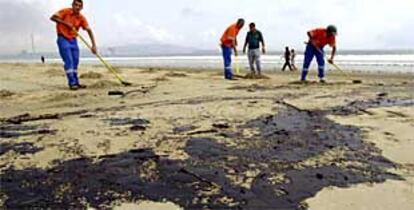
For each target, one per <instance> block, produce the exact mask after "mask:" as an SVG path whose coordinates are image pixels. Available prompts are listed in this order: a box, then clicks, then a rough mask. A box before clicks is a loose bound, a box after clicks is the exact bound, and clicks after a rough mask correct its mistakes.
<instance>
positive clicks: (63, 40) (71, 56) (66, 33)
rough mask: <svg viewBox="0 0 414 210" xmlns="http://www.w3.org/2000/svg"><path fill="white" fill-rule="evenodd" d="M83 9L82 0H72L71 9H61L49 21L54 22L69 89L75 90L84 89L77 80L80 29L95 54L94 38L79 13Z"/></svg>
mask: <svg viewBox="0 0 414 210" xmlns="http://www.w3.org/2000/svg"><path fill="white" fill-rule="evenodd" d="M82 9H83V1H82V0H73V3H72V8H67V9H62V10H60V11H58V12H57V13H56V14H54V15H53V16H52V17H51V18H50V19H51V20H52V21H54V22H56V30H57V35H58V40H57V45H58V47H59V53H60V56H61V57H62V60H63V62H64V68H65V72H66V76H67V79H68V84H69V88H70V89H71V90H77V89H79V88H86V86H84V85H81V84H80V83H79V79H78V65H79V47H78V42H77V40H76V37H77V31H79V29H80V28H83V29H84V30H86V31H87V32H88V34H89V37H90V39H91V42H92V49H91V51H92V53H93V54H96V44H95V38H94V35H93V32H92V30H91V29H90V27H89V25H88V21H87V20H86V18H85V17H84V16H83V15H82V14H81V13H80V12H81V10H82Z"/></svg>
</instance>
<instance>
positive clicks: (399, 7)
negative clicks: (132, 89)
mask: <svg viewBox="0 0 414 210" xmlns="http://www.w3.org/2000/svg"><path fill="white" fill-rule="evenodd" d="M84 2H85V6H84V10H83V11H82V12H83V14H84V15H85V16H86V18H87V19H88V21H89V23H90V25H91V27H92V29H93V30H94V32H95V34H96V37H97V42H98V47H113V46H122V45H129V44H152V43H157V44H174V45H180V46H186V47H195V48H199V49H207V50H214V49H216V48H217V46H218V43H219V39H220V36H221V34H222V33H223V31H224V30H225V29H226V27H227V26H229V25H230V24H232V23H234V22H235V21H236V20H237V18H239V17H242V18H245V19H246V21H247V23H250V22H255V23H256V25H257V28H258V29H259V30H260V31H262V33H263V35H264V37H265V40H266V42H267V46H268V49H270V50H281V49H282V48H283V47H284V46H286V45H289V46H292V47H294V48H297V49H302V48H303V47H304V46H303V42H304V41H306V40H307V37H306V32H307V31H308V30H310V29H313V28H317V27H325V26H327V25H328V24H335V25H337V27H338V30H339V35H338V38H337V42H338V48H339V49H414V12H413V11H414V1H413V0H150V1H143V0H84ZM71 3H72V0H0V37H1V38H0V54H12V53H20V52H21V51H23V50H28V51H31V36H32V35H33V37H34V40H35V49H36V51H53V50H56V46H55V45H56V44H55V43H56V32H55V26H54V24H53V23H52V22H50V20H49V17H50V16H51V15H52V14H53V13H54V12H56V11H58V10H59V9H62V8H65V7H70V5H71ZM247 30H248V29H247V26H246V27H245V28H244V29H243V30H242V31H241V33H240V34H239V40H240V41H239V42H240V43H241V42H243V41H244V37H245V35H246V33H247Z"/></svg>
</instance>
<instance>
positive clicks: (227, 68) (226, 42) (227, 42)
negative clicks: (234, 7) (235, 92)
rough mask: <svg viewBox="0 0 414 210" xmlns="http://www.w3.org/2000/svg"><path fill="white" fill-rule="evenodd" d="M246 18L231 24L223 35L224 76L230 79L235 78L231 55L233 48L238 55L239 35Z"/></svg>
mask: <svg viewBox="0 0 414 210" xmlns="http://www.w3.org/2000/svg"><path fill="white" fill-rule="evenodd" d="M244 23H245V21H244V19H238V20H237V23H235V24H233V25H231V26H229V27H228V28H227V29H226V31H225V32H224V34H223V36H222V37H221V39H220V41H221V49H222V52H223V60H224V78H225V79H228V80H232V79H233V72H232V68H231V55H232V50H234V54H235V55H236V56H237V55H238V53H237V35H238V34H239V32H240V30H241V29H242V28H243V26H244Z"/></svg>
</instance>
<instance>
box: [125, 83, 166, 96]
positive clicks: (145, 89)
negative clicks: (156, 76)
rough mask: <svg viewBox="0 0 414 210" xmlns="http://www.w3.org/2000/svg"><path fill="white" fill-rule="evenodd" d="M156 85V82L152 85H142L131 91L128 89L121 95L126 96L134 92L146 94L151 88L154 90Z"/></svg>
mask: <svg viewBox="0 0 414 210" xmlns="http://www.w3.org/2000/svg"><path fill="white" fill-rule="evenodd" d="M157 86H158V84H154V85H150V86H142V87H140V88H139V89H135V90H131V91H128V92H126V93H124V94H123V95H122V97H126V96H128V95H132V94H134V93H141V94H147V93H149V92H151V91H152V90H154V89H155V88H156V87H157Z"/></svg>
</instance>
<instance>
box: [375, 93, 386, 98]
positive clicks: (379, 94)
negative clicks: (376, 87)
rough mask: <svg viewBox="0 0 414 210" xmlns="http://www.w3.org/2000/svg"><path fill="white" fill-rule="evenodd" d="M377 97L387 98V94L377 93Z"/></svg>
mask: <svg viewBox="0 0 414 210" xmlns="http://www.w3.org/2000/svg"><path fill="white" fill-rule="evenodd" d="M377 96H378V97H387V96H388V93H378V94H377Z"/></svg>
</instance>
